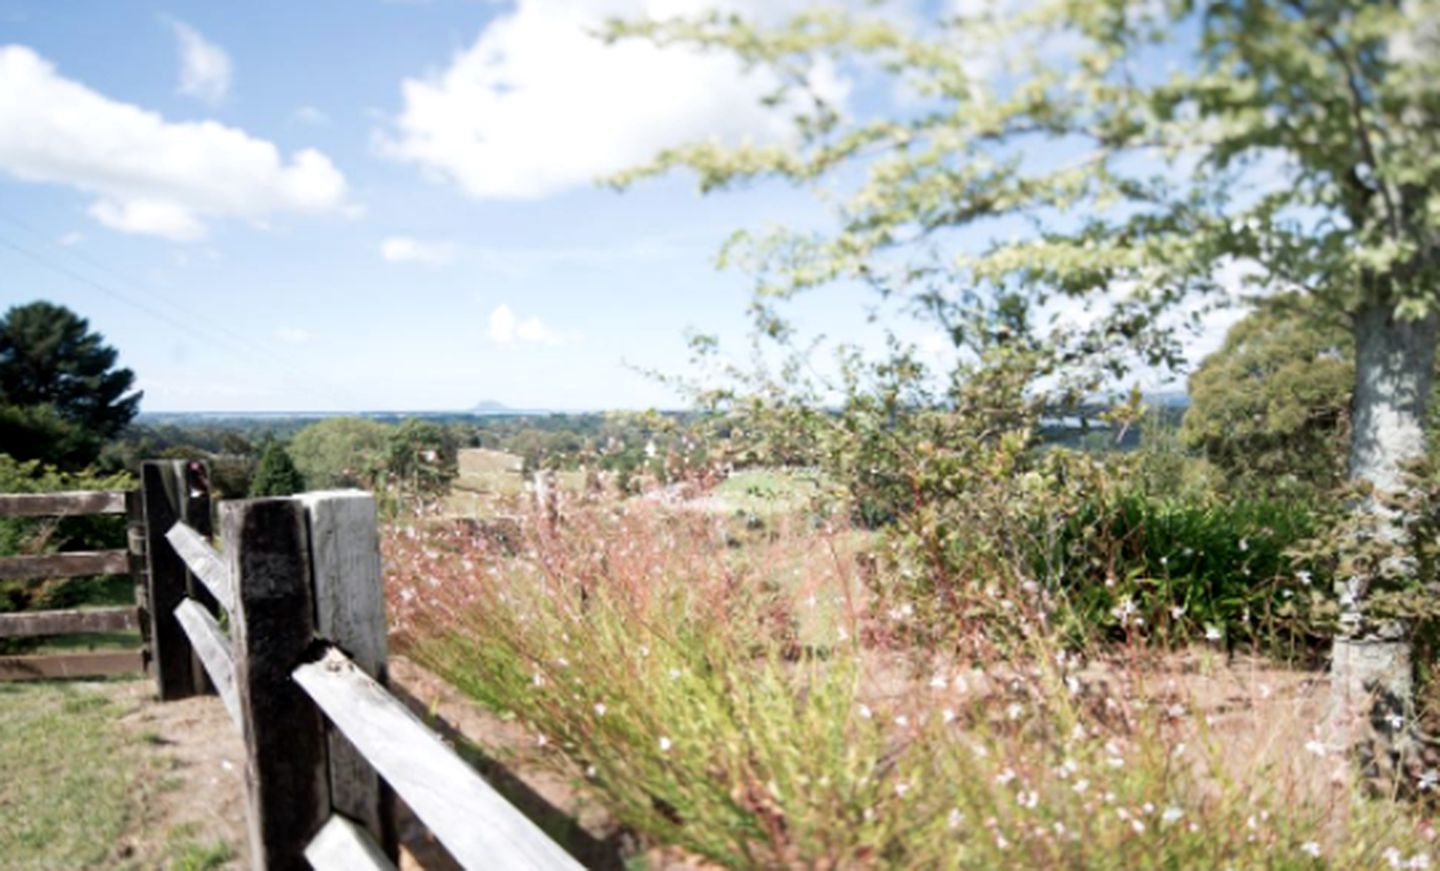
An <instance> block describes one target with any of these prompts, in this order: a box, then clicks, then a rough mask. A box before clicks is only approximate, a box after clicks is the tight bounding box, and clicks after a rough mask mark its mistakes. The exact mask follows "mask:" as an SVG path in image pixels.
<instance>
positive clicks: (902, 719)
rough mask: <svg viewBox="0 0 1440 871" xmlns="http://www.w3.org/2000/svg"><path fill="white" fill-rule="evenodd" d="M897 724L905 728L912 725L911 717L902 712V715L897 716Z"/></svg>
mask: <svg viewBox="0 0 1440 871" xmlns="http://www.w3.org/2000/svg"><path fill="white" fill-rule="evenodd" d="M895 725H897V726H899V727H900V728H902V729H903V728H905V727H906V726H908V725H910V718H909V717H907V716H905V715H904V714H901V715H900V716H898V717H896V718H895Z"/></svg>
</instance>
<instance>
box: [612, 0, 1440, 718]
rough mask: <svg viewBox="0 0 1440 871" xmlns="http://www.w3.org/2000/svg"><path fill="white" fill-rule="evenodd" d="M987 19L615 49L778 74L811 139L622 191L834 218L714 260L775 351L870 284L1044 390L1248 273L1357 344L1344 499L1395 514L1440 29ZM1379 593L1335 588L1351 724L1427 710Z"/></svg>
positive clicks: (1341, 676) (1126, 10)
mask: <svg viewBox="0 0 1440 871" xmlns="http://www.w3.org/2000/svg"><path fill="white" fill-rule="evenodd" d="M998 8H999V9H1000V10H1001V11H1000V12H998V13H996V12H990V11H987V12H983V13H981V14H980V15H976V16H963V15H962V16H955V17H951V18H947V19H945V20H941V21H935V22H929V23H928V24H927V26H925V27H922V28H920V29H918V30H916V29H912V28H910V27H908V26H907V25H905V24H901V23H896V22H895V21H894V20H882V19H879V18H876V17H863V16H853V15H850V14H847V13H843V12H833V11H831V12H827V11H821V12H811V13H806V14H802V15H800V16H797V17H795V18H793V19H792V20H790V21H789V22H788V23H787V24H785V25H783V26H781V27H778V28H774V29H767V28H761V27H757V26H754V25H752V24H751V23H749V22H746V21H744V20H742V19H740V18H738V17H735V16H723V15H720V14H718V13H717V14H714V15H711V16H709V17H706V18H701V19H698V20H674V21H664V22H636V23H629V24H617V25H615V26H614V27H613V29H612V31H611V33H610V36H611V38H614V39H620V38H626V37H634V36H641V37H646V38H649V39H651V40H654V41H657V42H660V43H672V42H673V43H683V44H689V45H696V46H701V47H705V48H709V49H717V50H723V51H728V52H730V53H731V54H733V55H735V56H737V57H738V58H739V59H740V60H741V61H743V62H744V63H745V64H747V65H750V66H752V67H763V68H764V69H765V70H767V71H769V72H771V73H773V74H774V75H775V77H776V78H777V80H778V81H780V82H782V83H783V87H782V89H781V91H780V92H779V93H776V94H772V95H771V96H770V98H769V99H770V101H771V102H772V103H773V104H774V105H777V106H784V107H789V108H791V109H792V110H793V111H794V112H795V119H796V128H797V136H796V137H795V139H794V141H793V143H792V144H780V145H761V144H753V143H746V144H742V145H738V146H734V147H730V146H725V145H721V144H718V143H716V142H709V143H702V144H695V145H688V146H684V147H680V148H675V149H671V150H668V151H666V152H664V153H662V154H661V155H660V156H659V157H658V158H657V159H656V160H655V161H654V162H653V163H652V164H650V165H649V166H646V167H642V168H640V169H638V170H636V171H634V172H631V173H627V174H625V175H622V176H620V177H619V178H617V179H616V180H615V181H616V182H617V183H619V184H626V183H629V182H630V181H632V180H634V179H636V178H639V177H641V176H644V175H646V174H653V173H658V172H662V171H665V170H668V169H671V168H676V167H687V168H690V169H693V170H694V171H695V172H696V173H697V174H698V175H699V178H700V184H701V187H702V189H704V190H714V189H719V188H724V187H727V186H731V185H735V184H739V183H742V182H745V181H749V180H754V179H758V178H763V177H772V178H780V179H784V180H788V181H791V182H794V183H797V184H801V185H806V186H809V187H812V188H813V189H815V190H816V191H817V192H820V193H821V194H823V195H825V196H826V197H828V198H829V201H831V202H838V204H839V205H838V208H836V210H835V218H836V225H835V226H836V229H835V230H834V231H833V232H823V231H822V232H807V231H803V230H793V229H782V230H777V231H775V232H772V233H769V234H766V235H763V236H755V235H750V234H737V236H736V237H735V239H734V240H733V241H732V242H731V243H730V244H729V245H728V246H727V249H726V250H725V251H724V252H723V254H722V261H723V262H731V263H736V262H739V263H742V264H743V265H746V266H748V267H750V268H751V269H753V270H754V271H755V273H756V275H757V291H758V293H757V305H756V307H755V310H756V312H757V313H758V318H759V323H760V326H761V327H762V329H763V330H764V331H766V332H769V333H770V334H772V335H781V336H783V335H785V334H786V328H785V325H784V324H783V321H781V320H779V319H778V318H776V317H774V316H773V315H772V314H771V311H772V309H773V307H774V303H775V301H776V300H779V299H783V298H786V297H788V296H791V295H793V294H795V293H798V292H801V291H804V290H806V289H809V288H813V287H817V286H820V285H823V284H827V283H833V282H856V283H861V284H867V285H870V286H872V287H874V288H876V289H877V290H879V291H880V292H881V293H882V294H884V295H885V296H887V297H890V298H899V299H902V300H906V301H908V302H909V303H911V304H912V306H913V308H914V309H915V310H916V311H918V312H920V313H922V314H924V315H926V316H928V317H930V318H932V319H933V320H934V321H935V322H936V323H937V324H938V325H939V326H941V327H942V328H943V329H944V332H945V334H946V335H948V336H949V337H950V338H951V339H952V340H953V341H954V342H955V343H956V344H957V345H961V344H963V345H967V346H979V347H981V348H982V349H983V347H984V343H985V342H986V341H987V340H991V341H992V344H993V339H994V338H995V337H996V336H1001V337H1004V338H1005V339H1006V342H1007V343H1008V344H1011V345H1014V344H1015V340H1014V339H1013V338H1012V337H1013V336H1015V335H1016V334H1017V332H1018V333H1020V335H1022V336H1029V337H1030V341H1031V342H1032V343H1033V345H1032V346H1033V347H1034V348H1035V350H1036V351H1037V353H1038V359H1039V364H1038V365H1037V366H1036V368H1035V374H1036V375H1038V376H1046V375H1050V376H1054V375H1056V374H1057V373H1061V372H1066V371H1072V370H1073V369H1074V367H1075V365H1076V364H1077V363H1081V362H1085V363H1089V364H1091V365H1090V366H1088V367H1087V368H1088V370H1089V371H1090V372H1096V373H1099V372H1104V371H1105V370H1107V369H1108V370H1109V371H1111V372H1112V373H1113V372H1120V371H1123V369H1124V366H1125V364H1126V362H1127V361H1130V360H1134V359H1136V357H1137V356H1138V357H1139V358H1140V359H1143V360H1147V361H1157V362H1164V361H1167V360H1173V359H1174V358H1175V356H1176V351H1177V347H1176V345H1175V343H1174V342H1175V334H1174V332H1173V330H1171V329H1167V327H1171V326H1173V325H1174V324H1175V323H1176V321H1177V319H1181V320H1184V319H1193V318H1194V317H1195V315H1196V311H1197V309H1196V307H1195V306H1194V305H1193V304H1192V305H1190V306H1188V307H1184V306H1180V305H1179V304H1180V303H1184V302H1186V301H1190V302H1191V303H1193V302H1194V301H1195V300H1197V299H1199V300H1205V299H1213V298H1215V297H1217V296H1219V295H1220V291H1222V289H1223V288H1224V284H1225V282H1224V281H1222V278H1223V277H1224V276H1225V275H1226V274H1232V275H1233V274H1234V273H1235V270H1233V269H1232V270H1228V271H1227V270H1226V269H1225V267H1226V266H1234V265H1235V264H1243V266H1244V267H1245V269H1247V270H1249V275H1250V283H1251V284H1254V285H1264V286H1266V287H1268V288H1270V289H1272V290H1275V291H1283V292H1296V293H1302V294H1309V295H1311V296H1313V297H1314V299H1315V303H1316V305H1317V306H1319V307H1321V308H1323V309H1324V310H1327V311H1330V312H1333V313H1334V314H1335V315H1336V316H1337V317H1341V318H1343V319H1344V320H1345V321H1346V322H1347V324H1348V327H1349V330H1350V332H1351V335H1352V337H1353V341H1354V344H1355V355H1356V368H1355V388H1354V401H1353V407H1352V412H1351V431H1350V450H1349V460H1348V465H1349V475H1350V477H1351V478H1352V479H1354V480H1356V481H1357V482H1361V483H1363V484H1364V485H1367V486H1369V487H1371V488H1372V490H1373V491H1374V492H1376V493H1378V494H1381V495H1384V494H1388V493H1394V492H1395V491H1397V490H1399V489H1401V488H1402V487H1403V486H1404V469H1405V468H1406V466H1407V464H1409V463H1410V462H1412V461H1414V460H1417V459H1418V458H1420V457H1422V456H1423V454H1424V452H1425V429H1424V421H1425V417H1426V405H1427V402H1428V399H1429V395H1430V388H1431V379H1432V376H1433V372H1434V362H1435V348H1436V341H1437V335H1440V305H1437V299H1436V291H1437V289H1440V208H1437V206H1436V202H1437V201H1436V195H1435V191H1436V190H1437V188H1440V162H1437V161H1436V160H1435V159H1434V155H1435V154H1436V153H1437V152H1440V147H1437V146H1440V90H1437V89H1436V88H1435V87H1434V82H1435V81H1436V80H1437V78H1440V3H1437V2H1436V0H1397V2H1386V3H1356V2H1346V0H1317V2H1308V3H1300V2H1298V0H1211V2H1207V3H1203V4H1202V3H1198V2H1194V0H1170V2H1165V3H1153V2H1142V0H1081V2H1076V0H1038V2H1037V3H1035V4H1029V5H1026V4H1022V5H1013V4H1009V5H1007V4H1000V5H999V7H998ZM836 69H839V70H841V71H843V72H850V73H855V74H859V72H858V71H864V72H866V74H873V75H880V76H888V77H890V78H891V81H889V82H882V83H878V84H875V85H874V86H873V87H867V93H899V92H903V93H906V94H909V95H912V99H910V100H907V101H902V102H901V103H900V104H899V105H898V106H897V107H896V108H895V109H894V111H893V112H889V113H884V112H876V111H869V112H865V113H856V114H847V113H844V112H841V111H839V110H838V109H837V108H836V106H835V105H834V103H833V101H832V100H831V99H829V97H830V95H832V94H833V93H834V92H835V90H834V88H833V87H829V86H828V83H833V82H834V78H835V77H834V75H823V73H825V72H827V71H831V72H833V71H834V70H836ZM1160 70H1164V72H1163V73H1161V72H1159V71H1160ZM817 73H820V74H817ZM868 84H869V83H867V85H868ZM856 178H859V181H858V182H856V181H852V180H853V179H856ZM837 183H844V184H846V185H847V186H846V187H841V188H840V190H842V191H845V192H846V193H842V195H841V196H840V197H839V198H838V199H837V198H836V195H835V191H836V189H837V187H838V186H839V185H838V184H837ZM1017 226H1019V227H1026V228H1028V232H1025V233H1020V234H1017V233H1016V232H1015V228H1016V227H1017ZM960 231H965V232H960ZM1094 383H1095V381H1094V380H1091V379H1090V378H1089V377H1087V378H1085V379H1082V380H1081V381H1080V382H1079V385H1078V386H1080V387H1081V388H1082V389H1083V388H1085V387H1086V386H1088V385H1093V384H1094ZM1072 386H1075V385H1074V383H1073V382H1072ZM1384 504H1386V500H1384V499H1382V498H1371V499H1366V500H1363V501H1362V502H1360V503H1358V505H1357V511H1358V512H1360V513H1361V514H1362V515H1363V516H1364V517H1366V518H1368V521H1367V522H1368V525H1369V533H1368V536H1369V537H1370V538H1371V539H1373V540H1381V541H1385V540H1389V541H1394V540H1398V539H1399V538H1400V536H1399V532H1398V531H1399V529H1400V527H1401V526H1402V525H1403V518H1400V517H1397V516H1395V514H1394V513H1393V512H1390V511H1388V510H1386V509H1385V508H1383V507H1382V506H1383V505H1384ZM1387 565H1388V568H1387V569H1386V570H1385V571H1377V572H1372V573H1370V574H1368V575H1364V576H1362V575H1356V576H1354V577H1353V578H1350V579H1349V580H1348V582H1347V589H1346V590H1345V596H1344V597H1343V599H1342V601H1343V602H1344V603H1345V614H1344V617H1343V621H1342V622H1343V626H1344V629H1343V631H1342V634H1341V636H1340V637H1338V638H1337V639H1336V642H1335V645H1336V649H1335V657H1334V663H1335V664H1334V670H1333V673H1332V674H1333V678H1334V680H1333V686H1334V696H1333V701H1334V703H1335V704H1334V709H1335V710H1336V711H1337V713H1338V714H1341V715H1345V716H1339V717H1337V721H1339V720H1340V719H1351V720H1353V716H1350V715H1353V714H1354V713H1355V710H1354V709H1355V706H1356V705H1357V704H1358V703H1359V701H1360V700H1361V699H1363V698H1364V697H1366V696H1367V695H1368V693H1367V692H1363V691H1362V690H1368V689H1369V688H1372V687H1375V688H1379V689H1381V690H1382V691H1383V692H1384V693H1385V694H1388V695H1392V696H1395V697H1398V698H1401V699H1408V698H1409V697H1410V694H1411V693H1410V686H1411V684H1410V681H1411V676H1410V663H1409V658H1408V657H1409V654H1408V649H1409V648H1408V643H1407V639H1406V632H1407V628H1406V626H1405V625H1404V623H1403V622H1397V621H1393V620H1370V619H1367V618H1366V613H1365V602H1366V600H1367V596H1368V594H1369V592H1370V590H1371V589H1372V588H1379V587H1380V586H1381V585H1383V584H1386V583H1393V582H1397V580H1398V582H1399V583H1405V580H1404V578H1405V572H1404V571H1403V567H1404V560H1403V559H1399V560H1391V561H1387ZM1397 568H1398V569H1399V571H1396V570H1395V569H1397Z"/></svg>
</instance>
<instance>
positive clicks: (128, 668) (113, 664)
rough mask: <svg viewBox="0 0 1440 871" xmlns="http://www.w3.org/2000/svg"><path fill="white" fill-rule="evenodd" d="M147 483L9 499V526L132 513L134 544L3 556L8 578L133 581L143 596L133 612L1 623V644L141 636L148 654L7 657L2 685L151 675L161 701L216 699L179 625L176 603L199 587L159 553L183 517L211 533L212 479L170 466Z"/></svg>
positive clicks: (151, 465) (150, 470) (0, 502)
mask: <svg viewBox="0 0 1440 871" xmlns="http://www.w3.org/2000/svg"><path fill="white" fill-rule="evenodd" d="M140 478H141V480H140V486H139V487H138V488H137V489H135V490H132V491H75V492H69V493H5V494H0V517H53V518H57V519H59V518H66V517H83V516H91V515H106V514H124V515H125V516H126V539H127V546H126V547H125V548H124V549H115V550H102V551H79V552H65V553H51V554H35V555H25V556H4V557H0V578H8V579H18V580H28V579H41V578H67V577H77V576H82V575H119V574H128V575H130V577H131V579H132V580H133V583H134V588H135V604H134V605H124V606H117V607H109V608H85V609H74V610H56V611H25V612H20V613H8V614H0V638H35V637H45V636H55V635H69V634H75V633H85V632H123V631H127V630H135V629H138V630H140V646H139V647H138V648H134V649H130V650H111V651H106V652H87V653H65V654H50V655H41V656H0V680H25V679H36V678H65V677H88V676H97V675H108V674H123V673H126V672H138V671H142V670H148V671H150V672H151V673H152V674H153V675H154V676H155V678H156V682H157V689H158V692H159V694H160V697H161V698H162V699H176V698H183V697H185V696H190V695H195V694H197V693H202V692H206V691H208V689H209V688H208V686H207V685H206V680H205V673H204V671H203V669H202V668H201V667H200V665H199V664H198V662H196V661H195V659H194V656H193V652H192V650H191V647H190V641H189V639H188V637H186V635H185V634H184V632H183V631H182V630H181V629H180V627H179V626H178V625H177V624H176V623H175V621H174V620H173V619H172V618H171V617H170V614H171V611H172V610H173V608H174V603H176V602H178V600H179V599H180V598H183V597H184V596H185V595H186V592H187V591H188V590H189V589H190V587H191V585H192V583H193V582H192V581H191V579H190V578H189V575H188V572H187V571H186V568H185V564H184V562H182V561H181V560H180V559H179V558H177V557H175V556H174V555H173V554H172V553H170V552H169V550H168V548H165V547H157V546H156V545H157V541H156V540H154V533H155V530H156V529H157V528H158V529H160V530H161V531H162V532H163V530H164V529H167V528H169V526H170V525H172V524H173V523H175V521H176V520H178V519H181V518H183V519H185V520H186V521H187V522H188V523H191V524H192V525H194V526H195V528H197V529H204V530H206V531H207V532H208V531H209V529H210V487H209V476H208V472H207V469H206V467H205V464H204V463H200V462H186V461H183V460H165V461H154V462H147V463H145V464H144V465H143V467H142V469H141V476H140ZM163 541H164V540H163V539H160V540H159V542H158V543H161V544H163Z"/></svg>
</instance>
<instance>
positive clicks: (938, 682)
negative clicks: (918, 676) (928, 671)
mask: <svg viewBox="0 0 1440 871" xmlns="http://www.w3.org/2000/svg"><path fill="white" fill-rule="evenodd" d="M949 685H950V682H949V681H947V680H946V679H945V676H944V675H943V674H937V675H935V676H934V677H932V678H930V688H931V689H933V690H943V689H945V688H946V687H947V686H949Z"/></svg>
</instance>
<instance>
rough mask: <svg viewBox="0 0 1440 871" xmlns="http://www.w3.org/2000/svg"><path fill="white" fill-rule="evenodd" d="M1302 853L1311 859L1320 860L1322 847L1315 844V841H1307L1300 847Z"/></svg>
mask: <svg viewBox="0 0 1440 871" xmlns="http://www.w3.org/2000/svg"><path fill="white" fill-rule="evenodd" d="M1300 852H1302V853H1304V854H1305V855H1307V856H1309V857H1311V858H1312V859H1318V858H1320V845H1319V844H1317V843H1315V842H1314V841H1306V842H1305V843H1303V844H1301V845H1300Z"/></svg>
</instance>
